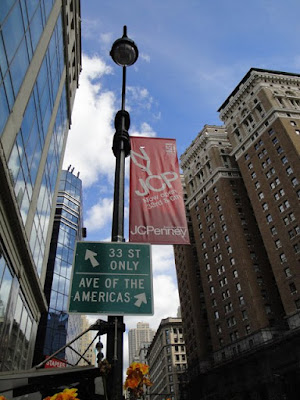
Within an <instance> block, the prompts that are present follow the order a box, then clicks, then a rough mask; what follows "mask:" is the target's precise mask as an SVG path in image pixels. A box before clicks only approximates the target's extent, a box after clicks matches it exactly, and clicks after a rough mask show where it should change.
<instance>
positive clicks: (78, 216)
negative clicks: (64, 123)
mask: <svg viewBox="0 0 300 400" xmlns="http://www.w3.org/2000/svg"><path fill="white" fill-rule="evenodd" d="M73 170H74V168H72V169H71V170H70V168H69V169H68V170H67V171H62V174H61V178H60V184H59V189H58V196H57V201H56V212H55V217H54V224H53V230H52V239H51V243H50V254H49V260H48V265H47V272H46V280H45V286H44V292H45V295H46V299H47V303H48V304H49V310H48V312H47V313H43V314H42V317H41V321H40V324H39V328H38V334H37V340H36V346H35V357H34V364H38V363H40V362H41V361H43V360H44V359H45V358H46V357H47V356H49V355H51V354H53V353H54V352H56V351H57V350H59V349H60V348H61V347H63V346H64V345H65V344H66V343H67V342H69V341H70V340H71V339H73V338H74V337H76V336H77V335H78V334H79V333H80V329H81V325H82V324H81V317H80V315H76V314H74V315H69V314H68V313H67V306H68V296H69V288H70V279H71V271H72V263H73V258H74V250H75V243H76V241H78V240H81V239H82V181H81V179H80V178H79V173H78V174H77V176H76V175H74V174H73ZM79 344H80V343H79V341H78V342H77V341H76V342H74V344H73V346H72V347H74V346H77V351H78V350H79ZM78 352H79V353H80V351H78ZM57 357H59V358H61V359H67V361H68V362H70V363H75V362H76V361H77V359H78V355H77V354H76V353H75V352H72V351H71V350H69V349H66V350H64V351H62V352H61V353H59V354H58V355H57Z"/></svg>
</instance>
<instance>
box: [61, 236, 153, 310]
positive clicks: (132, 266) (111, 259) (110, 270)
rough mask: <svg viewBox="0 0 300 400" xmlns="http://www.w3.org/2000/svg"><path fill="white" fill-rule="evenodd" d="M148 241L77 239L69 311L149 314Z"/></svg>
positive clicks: (151, 299) (149, 275) (149, 255)
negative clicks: (83, 240) (78, 240)
mask: <svg viewBox="0 0 300 400" xmlns="http://www.w3.org/2000/svg"><path fill="white" fill-rule="evenodd" d="M152 297H153V296H152V268H151V247H150V245H149V244H136V243H123V242H110V243H109V242H77V245H76V249H75V257H74V263H73V272H72V279H71V288H70V294H69V312H70V313H78V314H109V315H152V314H153V298H152Z"/></svg>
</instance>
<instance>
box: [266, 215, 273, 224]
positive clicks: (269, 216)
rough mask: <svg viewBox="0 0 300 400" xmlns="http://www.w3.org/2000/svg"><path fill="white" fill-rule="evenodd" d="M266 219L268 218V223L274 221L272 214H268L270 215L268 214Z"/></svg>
mask: <svg viewBox="0 0 300 400" xmlns="http://www.w3.org/2000/svg"><path fill="white" fill-rule="evenodd" d="M266 220H267V222H268V223H270V222H272V221H273V218H272V216H271V214H268V215H267V216H266Z"/></svg>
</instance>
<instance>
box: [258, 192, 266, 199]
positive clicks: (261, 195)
mask: <svg viewBox="0 0 300 400" xmlns="http://www.w3.org/2000/svg"><path fill="white" fill-rule="evenodd" d="M264 197H265V196H264V194H263V192H259V193H258V198H259V200H261V199H263V198H264Z"/></svg>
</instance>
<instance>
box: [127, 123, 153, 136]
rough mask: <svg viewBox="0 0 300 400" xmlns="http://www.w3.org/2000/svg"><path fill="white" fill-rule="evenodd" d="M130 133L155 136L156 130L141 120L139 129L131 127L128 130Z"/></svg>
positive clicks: (132, 134)
mask: <svg viewBox="0 0 300 400" xmlns="http://www.w3.org/2000/svg"><path fill="white" fill-rule="evenodd" d="M130 135H131V136H147V137H155V136H156V132H155V131H154V130H153V128H152V127H151V126H150V125H149V124H148V123H147V122H143V123H142V124H141V126H140V128H139V129H137V128H135V127H133V128H132V130H131V132H130Z"/></svg>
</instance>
